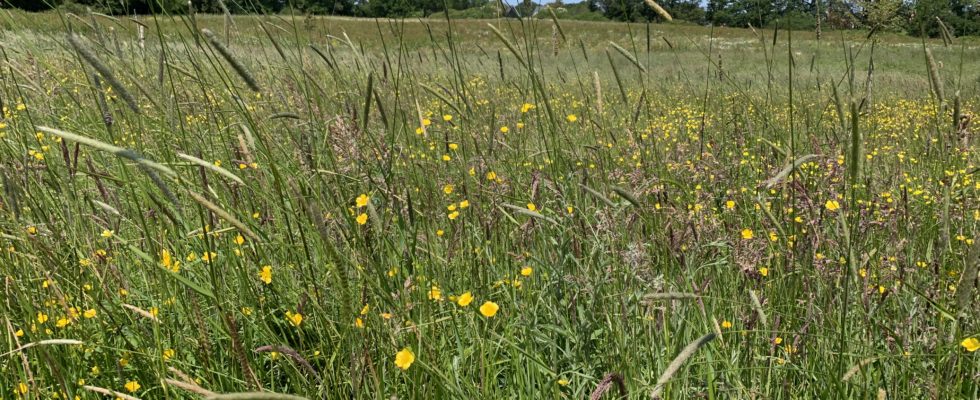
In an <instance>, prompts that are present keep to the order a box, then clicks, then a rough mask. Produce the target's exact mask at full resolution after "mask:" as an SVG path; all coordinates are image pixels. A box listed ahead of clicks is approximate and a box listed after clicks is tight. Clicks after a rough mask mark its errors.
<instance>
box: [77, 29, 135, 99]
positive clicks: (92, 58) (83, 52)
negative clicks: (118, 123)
mask: <svg viewBox="0 0 980 400" xmlns="http://www.w3.org/2000/svg"><path fill="white" fill-rule="evenodd" d="M68 43H69V44H71V47H73V48H74V49H75V51H77V52H78V55H79V56H80V57H82V59H83V60H85V61H86V62H87V63H88V64H89V65H91V66H92V68H94V69H95V70H96V71H98V72H99V74H100V75H102V77H103V78H105V80H106V82H108V83H109V86H112V89H113V90H115V91H116V92H117V93H119V96H120V97H122V99H123V101H125V102H126V105H128V106H129V108H130V109H132V110H133V112H135V113H139V112H140V108H139V103H138V102H137V101H136V98H135V97H133V95H131V94H130V93H129V91H128V90H126V87H125V86H123V84H122V82H120V81H119V79H116V75H115V74H113V73H112V70H111V69H109V67H108V66H106V65H105V63H103V62H102V60H100V59H99V57H97V56H96V55H95V53H93V52H92V50H90V49H89V48H88V47H85V45H83V44H82V41H81V39H80V38H79V37H78V35H75V34H74V33H72V34H69V35H68Z"/></svg>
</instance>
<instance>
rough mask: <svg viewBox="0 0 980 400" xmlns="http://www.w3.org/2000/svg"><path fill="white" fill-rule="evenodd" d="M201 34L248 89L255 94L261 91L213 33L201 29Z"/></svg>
mask: <svg viewBox="0 0 980 400" xmlns="http://www.w3.org/2000/svg"><path fill="white" fill-rule="evenodd" d="M201 33H202V34H204V37H205V38H207V39H208V43H211V47H213V48H214V50H215V51H217V52H218V54H220V55H221V57H222V58H224V59H225V61H227V62H228V64H229V65H231V68H232V69H234V70H235V72H236V73H238V76H240V77H241V78H242V80H243V81H245V84H246V85H248V87H249V88H250V89H252V90H254V91H256V92H258V91H261V89H260V88H259V84H258V82H257V81H256V80H255V78H253V77H252V74H251V73H249V72H248V70H247V69H245V65H243V64H242V63H241V62H239V61H238V59H237V58H235V56H234V55H232V54H231V51H229V50H228V48H227V47H225V45H224V43H221V41H219V40H218V37H217V36H216V35H215V34H214V32H211V30H210V29H201Z"/></svg>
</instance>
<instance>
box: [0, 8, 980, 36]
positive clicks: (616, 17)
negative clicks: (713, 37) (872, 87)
mask: <svg viewBox="0 0 980 400" xmlns="http://www.w3.org/2000/svg"><path fill="white" fill-rule="evenodd" d="M551 1H553V2H552V3H547V4H541V3H537V2H535V1H533V0H521V2H520V3H519V4H517V5H515V6H513V7H512V6H509V5H507V4H505V3H503V2H501V0H191V1H188V0H0V4H2V5H3V6H4V7H16V8H21V9H25V10H29V11H43V10H47V9H52V8H56V7H63V8H67V9H92V10H94V11H98V12H103V13H108V14H148V13H186V12H188V11H189V10H191V9H193V10H194V11H195V12H204V13H223V12H230V13H236V14H244V13H299V14H323V15H343V16H356V17H369V18H403V17H429V16H432V15H434V14H438V15H440V16H441V15H443V14H448V15H449V16H450V17H456V18H492V17H497V16H511V17H514V16H521V17H533V16H537V15H538V14H541V16H543V15H545V14H547V15H549V16H550V13H540V12H539V11H540V10H542V9H544V8H551V9H552V10H553V11H555V13H556V15H557V16H558V17H559V18H567V19H586V20H613V21H632V22H643V21H660V20H661V17H660V16H659V15H658V14H656V13H655V12H653V10H652V9H651V8H650V7H649V6H648V5H647V4H646V3H645V1H647V0H584V1H582V2H578V3H568V4H564V3H563V2H562V0H551ZM657 3H658V4H660V5H661V6H662V7H663V8H664V9H666V10H667V11H668V12H669V13H670V14H671V16H673V18H674V20H675V21H679V22H681V23H692V24H700V25H715V26H732V27H748V26H755V27H767V26H771V25H773V24H776V23H778V24H780V25H783V26H792V27H794V28H795V29H820V28H821V27H822V26H823V27H827V28H833V29H874V30H889V31H904V32H907V33H909V34H912V35H921V34H924V35H929V36H939V35H941V34H942V33H943V30H946V31H947V32H948V33H951V34H953V35H957V36H963V35H980V0H707V1H706V2H703V1H701V0H660V1H658V2H657Z"/></svg>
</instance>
